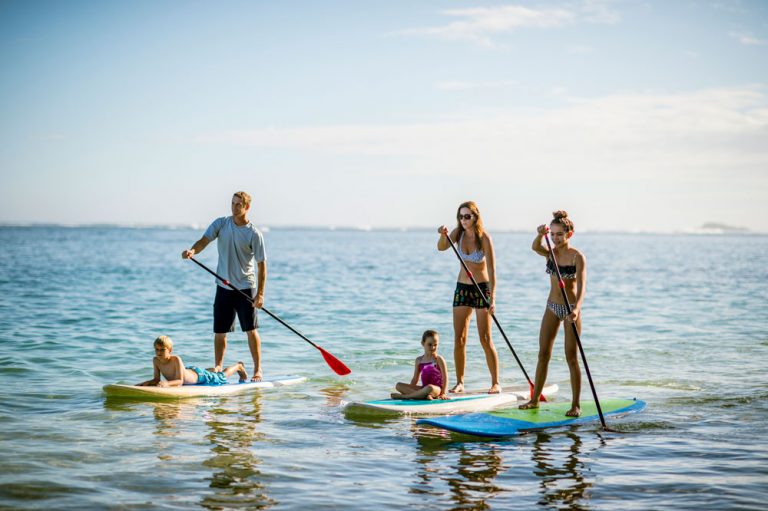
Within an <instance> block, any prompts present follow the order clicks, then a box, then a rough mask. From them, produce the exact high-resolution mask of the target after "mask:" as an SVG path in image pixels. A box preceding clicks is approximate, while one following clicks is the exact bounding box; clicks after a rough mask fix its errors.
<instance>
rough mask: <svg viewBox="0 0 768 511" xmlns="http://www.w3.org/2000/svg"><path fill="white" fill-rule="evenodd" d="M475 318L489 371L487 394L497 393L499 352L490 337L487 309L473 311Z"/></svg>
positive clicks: (498, 389)
mask: <svg viewBox="0 0 768 511" xmlns="http://www.w3.org/2000/svg"><path fill="white" fill-rule="evenodd" d="M475 317H476V319H477V333H478V334H479V335H480V345H481V346H482V347H483V351H484V352H485V363H486V364H488V371H490V373H491V388H490V389H489V390H488V393H489V394H498V393H499V392H501V385H500V384H499V354H498V353H497V352H496V346H494V345H493V340H492V339H491V315H490V314H489V313H488V309H477V312H476V313H475Z"/></svg>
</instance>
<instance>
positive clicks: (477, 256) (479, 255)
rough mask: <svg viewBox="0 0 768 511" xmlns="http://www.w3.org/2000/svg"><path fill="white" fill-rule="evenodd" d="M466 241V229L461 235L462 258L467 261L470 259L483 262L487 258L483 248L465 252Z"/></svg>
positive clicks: (471, 261) (473, 261)
mask: <svg viewBox="0 0 768 511" xmlns="http://www.w3.org/2000/svg"><path fill="white" fill-rule="evenodd" d="M463 242H464V231H462V232H461V236H460V237H459V254H460V255H461V258H462V259H464V260H465V261H469V262H470V263H482V262H483V261H484V260H485V254H484V253H483V251H482V250H475V251H474V252H472V253H471V254H465V253H464V248H462V245H463Z"/></svg>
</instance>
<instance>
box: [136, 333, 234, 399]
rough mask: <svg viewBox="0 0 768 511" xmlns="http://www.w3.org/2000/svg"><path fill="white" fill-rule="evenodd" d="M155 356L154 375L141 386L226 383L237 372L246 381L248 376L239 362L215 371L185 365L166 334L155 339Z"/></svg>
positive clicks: (140, 384)
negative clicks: (173, 353) (162, 377)
mask: <svg viewBox="0 0 768 511" xmlns="http://www.w3.org/2000/svg"><path fill="white" fill-rule="evenodd" d="M154 344H155V358H153V359H152V366H153V367H154V369H155V374H154V377H153V378H152V379H151V380H147V381H145V382H141V383H137V384H136V385H137V386H140V387H181V386H182V385H197V384H206V385H224V384H226V383H227V377H229V376H232V375H233V374H235V373H238V374H239V375H240V381H241V382H244V381H245V380H246V378H247V377H248V373H246V372H245V366H244V365H243V363H242V362H238V363H237V364H235V365H233V366H229V367H227V368H226V369H224V370H223V371H219V372H213V371H210V370H208V369H200V368H199V367H195V366H189V367H184V362H183V361H182V360H181V357H179V356H177V355H172V354H171V352H172V351H173V341H172V340H171V338H170V337H168V336H166V335H161V336H160V337H158V338H157V339H155V343H154ZM160 375H162V376H165V380H161V379H160Z"/></svg>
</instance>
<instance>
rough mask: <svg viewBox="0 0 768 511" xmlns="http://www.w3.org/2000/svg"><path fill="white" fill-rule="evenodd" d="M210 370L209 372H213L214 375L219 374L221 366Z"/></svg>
mask: <svg viewBox="0 0 768 511" xmlns="http://www.w3.org/2000/svg"><path fill="white" fill-rule="evenodd" d="M210 370H211V372H214V373H220V372H221V366H213V367H212V368H211V369H210Z"/></svg>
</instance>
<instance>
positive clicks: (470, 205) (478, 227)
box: [456, 200, 485, 250]
mask: <svg viewBox="0 0 768 511" xmlns="http://www.w3.org/2000/svg"><path fill="white" fill-rule="evenodd" d="M461 208H467V209H469V210H470V211H471V212H472V215H473V216H474V217H475V224H474V231H475V243H476V244H477V249H478V250H482V249H483V236H485V229H484V228H483V219H482V217H481V216H480V209H479V208H478V207H477V204H475V201H471V200H468V201H467V202H462V203H461V204H460V205H459V209H457V210H456V222H457V223H458V227H459V231H463V230H464V228H463V227H462V226H461V220H459V214H460V212H461Z"/></svg>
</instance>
